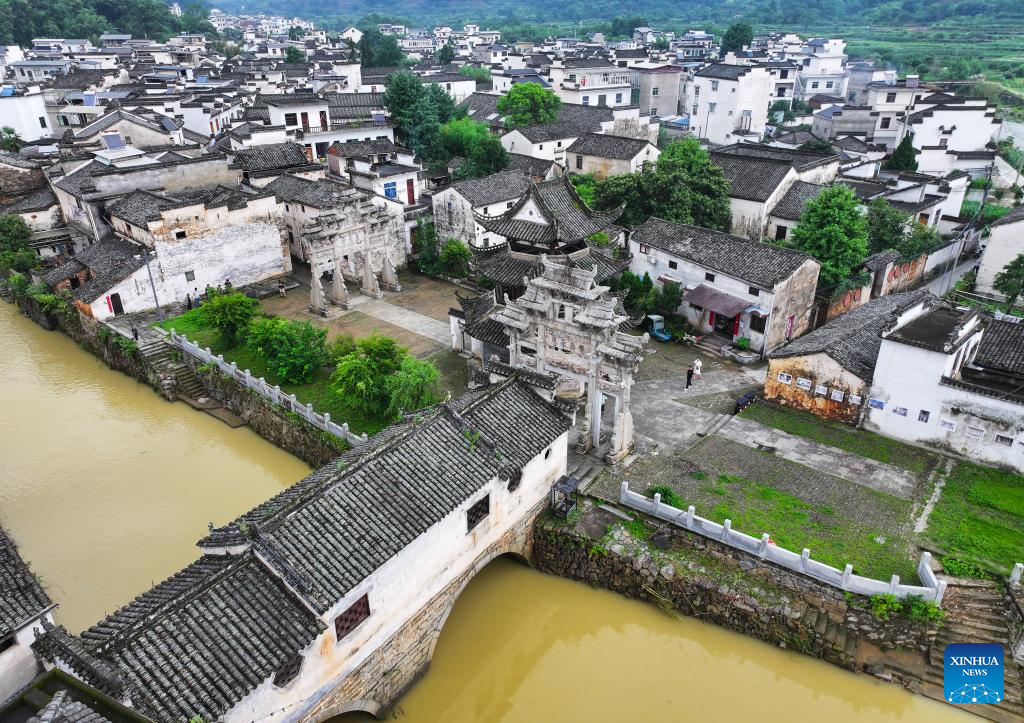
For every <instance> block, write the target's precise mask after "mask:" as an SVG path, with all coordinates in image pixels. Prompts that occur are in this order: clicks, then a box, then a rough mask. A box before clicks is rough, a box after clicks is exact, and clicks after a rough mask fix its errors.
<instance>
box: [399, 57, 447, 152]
mask: <svg viewBox="0 0 1024 723" xmlns="http://www.w3.org/2000/svg"><path fill="white" fill-rule="evenodd" d="M382 102H383V103H384V107H385V108H387V109H388V112H389V113H391V120H392V121H393V122H394V123H395V125H396V126H397V128H398V132H397V135H398V139H399V141H401V142H402V143H404V144H405V145H406V146H408V147H409V148H411V149H412V150H414V151H415V152H416V155H418V156H424V157H425V156H427V155H428V154H429V153H430V152H431V150H432V149H434V148H436V147H437V138H438V132H439V129H440V127H441V125H442V124H443V123H448V122H450V121H451V120H452V119H453V118H454V117H455V116H456V114H457V111H456V109H455V103H454V102H452V99H451V96H449V95H448V94H447V93H446V92H445V90H444V88H442V87H440V86H439V85H437V84H436V83H431V84H429V85H424V83H423V80H422V79H421V78H420V77H419V76H418V75H416V74H415V73H413V72H411V71H408V70H400V71H398V72H397V73H392V74H391V75H390V76H388V84H387V89H386V90H385V91H384V98H383V101H382Z"/></svg>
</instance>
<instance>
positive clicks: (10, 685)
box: [0, 527, 57, 703]
mask: <svg viewBox="0 0 1024 723" xmlns="http://www.w3.org/2000/svg"><path fill="white" fill-rule="evenodd" d="M55 607H57V606H56V605H54V604H53V602H52V601H51V600H50V598H49V596H48V595H47V594H46V592H45V591H44V590H43V587H42V585H40V584H39V580H38V579H37V578H36V576H35V575H34V574H33V573H32V571H31V570H30V569H29V567H28V565H26V564H25V561H24V560H22V559H21V556H20V555H19V554H18V548H17V546H16V545H15V544H14V540H12V539H11V538H10V536H9V535H8V534H7V532H6V531H5V530H4V529H3V528H2V527H0V703H2V702H3V701H6V700H7V699H9V698H10V697H11V696H13V695H14V694H15V693H17V692H18V691H20V690H21V689H22V688H24V687H25V686H26V685H28V684H29V683H31V682H32V680H33V678H35V677H36V676H37V675H38V674H39V673H40V672H42V665H41V664H40V662H39V660H38V658H37V657H36V654H35V653H34V652H33V651H32V648H31V645H32V643H33V642H35V634H36V633H37V632H39V633H41V632H42V631H43V622H42V621H43V620H45V621H46V622H47V623H50V624H52V623H53V615H52V611H53V609H54V608H55Z"/></svg>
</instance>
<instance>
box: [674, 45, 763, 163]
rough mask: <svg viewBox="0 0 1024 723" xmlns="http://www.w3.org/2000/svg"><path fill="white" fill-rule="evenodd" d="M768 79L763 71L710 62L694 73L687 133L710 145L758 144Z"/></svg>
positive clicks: (761, 133)
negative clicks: (753, 142) (705, 140)
mask: <svg viewBox="0 0 1024 723" xmlns="http://www.w3.org/2000/svg"><path fill="white" fill-rule="evenodd" d="M771 90H772V77H771V74H770V73H769V70H768V69H767V68H763V67H755V66H749V65H727V64H726V63H712V64H711V65H707V66H705V67H703V68H701V69H700V70H698V71H697V72H696V74H694V78H693V83H692V90H691V92H690V98H689V102H690V103H691V107H690V108H688V109H686V110H688V111H689V113H690V131H691V132H692V133H693V134H694V135H696V136H697V137H698V138H704V139H707V140H708V141H710V142H712V143H718V144H723V145H724V144H728V143H736V142H738V141H741V140H748V141H758V140H760V139H761V137H762V136H763V135H764V132H765V125H766V124H767V122H768V104H769V102H770V98H771Z"/></svg>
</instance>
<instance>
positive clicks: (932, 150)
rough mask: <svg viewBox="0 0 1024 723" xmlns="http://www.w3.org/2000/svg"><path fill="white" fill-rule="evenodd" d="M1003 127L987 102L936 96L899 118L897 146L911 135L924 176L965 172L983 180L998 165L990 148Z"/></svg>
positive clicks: (918, 166)
mask: <svg viewBox="0 0 1024 723" xmlns="http://www.w3.org/2000/svg"><path fill="white" fill-rule="evenodd" d="M1001 123H1002V121H1001V120H1000V119H998V118H996V109H995V106H994V105H991V104H990V103H989V102H988V101H987V100H986V99H984V98H963V97H957V96H952V95H949V94H946V93H934V94H931V95H927V96H925V97H924V98H921V99H920V100H915V101H914V103H913V105H912V106H911V107H910V108H909V109H908V111H907V114H906V115H905V116H902V117H898V118H897V124H896V128H897V130H896V135H897V141H896V142H897V144H898V143H899V141H900V140H902V139H903V137H904V136H906V135H910V137H911V142H912V144H913V146H914V149H915V150H916V151H917V170H918V171H919V172H921V173H929V174H933V175H938V176H943V175H945V174H947V173H949V172H951V171H966V172H967V173H970V174H971V176H972V177H973V178H983V177H985V176H987V174H988V170H989V168H991V166H992V164H993V163H994V162H995V156H996V152H995V150H994V149H993V148H991V147H990V144H991V143H992V139H993V137H995V136H996V135H997V133H998V131H999V126H1000V124H1001Z"/></svg>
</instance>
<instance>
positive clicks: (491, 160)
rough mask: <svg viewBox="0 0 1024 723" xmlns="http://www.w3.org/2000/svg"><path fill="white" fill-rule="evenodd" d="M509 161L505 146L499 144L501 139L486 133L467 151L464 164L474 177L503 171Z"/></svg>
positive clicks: (510, 160) (510, 161) (508, 164)
mask: <svg viewBox="0 0 1024 723" xmlns="http://www.w3.org/2000/svg"><path fill="white" fill-rule="evenodd" d="M511 163H512V159H511V158H509V155H508V151H506V150H505V146H503V145H501V140H499V139H498V137H497V136H494V135H491V134H487V135H486V136H484V137H483V138H481V139H480V140H479V141H478V142H477V144H476V145H475V146H474V147H473V150H471V151H470V152H469V162H468V163H466V164H464V166H465V167H466V170H467V171H468V172H471V173H472V174H473V177H474V178H482V177H484V176H490V175H492V174H494V173H498V172H499V171H504V170H505V169H506V168H508V167H509V166H510V165H511ZM459 170H460V171H461V170H462V169H461V168H460V169H459Z"/></svg>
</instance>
